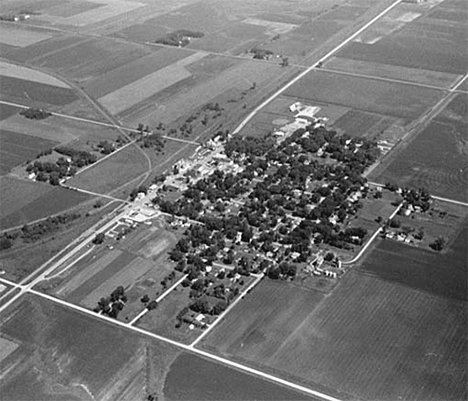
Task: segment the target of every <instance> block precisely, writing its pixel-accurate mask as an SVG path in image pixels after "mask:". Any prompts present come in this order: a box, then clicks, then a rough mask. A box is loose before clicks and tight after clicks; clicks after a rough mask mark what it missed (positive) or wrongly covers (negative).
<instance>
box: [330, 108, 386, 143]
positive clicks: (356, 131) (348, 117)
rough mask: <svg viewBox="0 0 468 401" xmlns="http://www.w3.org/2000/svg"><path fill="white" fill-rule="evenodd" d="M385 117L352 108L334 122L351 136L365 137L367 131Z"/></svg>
mask: <svg viewBox="0 0 468 401" xmlns="http://www.w3.org/2000/svg"><path fill="white" fill-rule="evenodd" d="M383 119H385V117H382V116H381V115H378V114H371V113H366V112H364V111H359V110H350V111H348V112H347V113H346V114H344V115H343V116H342V117H340V118H339V119H338V120H336V121H335V122H334V124H333V127H334V128H339V129H341V130H343V131H344V132H346V133H347V134H349V135H351V136H356V137H365V136H367V133H368V132H369V131H370V130H371V129H372V128H373V127H375V126H376V125H377V124H379V123H380V122H381V121H382V120H383Z"/></svg>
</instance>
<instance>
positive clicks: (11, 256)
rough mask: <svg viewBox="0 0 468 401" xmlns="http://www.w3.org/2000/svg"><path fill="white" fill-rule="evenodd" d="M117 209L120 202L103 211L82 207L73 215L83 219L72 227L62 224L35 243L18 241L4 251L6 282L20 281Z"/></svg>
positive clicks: (0, 258) (1, 261) (1, 262)
mask: <svg viewBox="0 0 468 401" xmlns="http://www.w3.org/2000/svg"><path fill="white" fill-rule="evenodd" d="M117 206H118V203H116V202H114V203H112V204H109V205H108V206H106V207H104V206H103V207H101V208H100V209H94V208H93V207H92V206H91V205H86V204H84V205H80V206H78V207H77V208H74V209H73V213H79V214H80V215H81V217H80V218H78V219H77V220H74V221H73V222H71V223H70V224H67V225H65V226H63V225H62V226H61V227H60V228H59V231H56V232H54V233H52V234H51V235H45V236H43V237H42V238H41V239H40V240H38V241H36V242H32V243H26V242H24V241H20V242H19V243H16V242H15V244H14V246H13V247H12V248H10V249H8V250H4V251H2V252H1V254H0V268H1V269H2V270H5V272H6V273H5V275H4V276H3V277H4V278H5V279H7V280H12V281H15V282H19V281H20V280H21V279H23V278H24V277H26V276H28V275H29V274H31V273H32V272H33V271H36V269H37V268H38V267H39V266H41V265H42V264H43V263H45V262H47V261H48V260H49V259H50V258H52V257H53V256H55V255H56V254H57V253H59V252H61V251H62V250H63V249H64V248H65V247H66V246H67V245H69V244H70V243H71V242H72V241H73V240H75V239H76V238H77V237H78V235H80V234H81V233H83V232H85V231H86V229H88V228H89V227H91V226H92V225H94V224H96V223H97V222H98V221H99V220H100V219H101V218H102V217H103V215H104V214H106V213H108V212H110V211H112V210H113V208H115V207H117ZM20 228H21V227H20Z"/></svg>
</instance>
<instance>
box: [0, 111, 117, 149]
mask: <svg viewBox="0 0 468 401" xmlns="http://www.w3.org/2000/svg"><path fill="white" fill-rule="evenodd" d="M0 129H3V130H7V131H13V132H18V133H21V134H22V135H23V134H26V135H27V136H31V138H33V140H34V141H36V142H38V143H40V142H39V141H41V140H42V141H44V142H46V141H54V142H55V143H61V144H65V143H68V142H71V143H70V146H73V142H72V141H76V142H78V140H81V142H86V141H89V142H90V143H93V144H96V143H98V142H100V141H102V140H105V139H107V140H115V139H117V137H118V136H119V135H120V133H119V132H118V131H117V130H115V129H114V128H110V127H105V126H100V125H96V124H92V123H88V122H85V121H77V120H73V119H68V118H63V117H59V116H50V117H47V118H46V119H43V120H39V121H38V120H34V121H33V120H30V119H28V118H25V117H24V116H21V115H19V114H16V115H13V116H10V117H8V118H6V119H4V120H3V121H0ZM39 152H40V150H38V151H37V152H36V154H38V153H39Z"/></svg>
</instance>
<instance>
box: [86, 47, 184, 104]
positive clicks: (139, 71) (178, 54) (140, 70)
mask: <svg viewBox="0 0 468 401" xmlns="http://www.w3.org/2000/svg"><path fill="white" fill-rule="evenodd" d="M151 50H152V52H151V53H149V54H148V55H145V56H143V57H139V58H136V59H135V60H133V61H130V62H129V63H126V64H124V65H122V66H120V67H117V68H114V69H112V70H111V71H109V72H107V73H104V74H101V75H99V76H97V77H96V78H93V79H90V80H89V81H87V82H86V86H85V89H86V91H87V92H88V93H89V94H90V95H91V96H93V97H95V98H100V97H103V96H105V95H107V94H109V93H111V92H114V91H116V90H118V89H119V88H122V87H124V86H126V85H128V84H131V83H132V82H135V81H138V80H139V79H141V78H143V77H145V76H147V75H149V74H151V73H153V72H155V71H157V70H160V69H162V68H164V67H167V66H169V65H171V64H173V63H176V62H177V61H179V60H181V59H184V58H186V57H188V56H190V55H191V54H193V52H192V51H189V50H185V49H172V48H162V47H158V46H152V47H151Z"/></svg>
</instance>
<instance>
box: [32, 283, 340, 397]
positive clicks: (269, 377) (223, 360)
mask: <svg viewBox="0 0 468 401" xmlns="http://www.w3.org/2000/svg"><path fill="white" fill-rule="evenodd" d="M29 292H30V293H32V294H34V295H36V296H39V297H41V298H44V299H47V300H49V301H52V302H54V303H56V304H60V305H62V306H65V307H67V308H70V309H73V310H76V311H79V312H81V313H83V314H86V315H89V316H92V317H93V318H95V319H100V320H102V321H105V322H107V323H109V324H112V325H114V326H119V327H121V328H124V329H126V330H130V331H133V332H135V333H138V334H142V335H144V336H146V337H150V338H154V339H156V340H159V341H162V342H165V343H168V344H171V345H174V346H176V347H178V348H181V349H183V350H185V351H188V352H192V353H194V354H197V355H200V356H203V357H205V358H207V359H210V360H213V361H216V362H219V363H222V364H224V365H227V366H230V367H233V368H235V369H238V370H240V371H243V372H246V373H249V374H253V375H255V376H259V377H261V378H264V379H267V380H270V381H272V382H274V383H277V384H280V385H283V386H286V387H289V388H292V389H294V390H297V391H300V392H302V393H305V394H308V395H311V396H314V397H318V398H321V399H323V400H325V401H341V400H339V399H338V398H335V397H331V396H329V395H327V394H324V393H321V392H319V391H315V390H312V389H310V388H307V387H304V386H301V385H299V384H296V383H293V382H291V381H289V380H285V379H282V378H280V377H277V376H274V375H271V374H268V373H265V372H262V371H260V370H257V369H254V368H251V367H249V366H246V365H243V364H241V363H237V362H233V361H231V360H229V359H226V358H223V357H221V356H218V355H215V354H212V353H210V352H206V351H203V350H200V349H198V348H194V347H192V346H190V345H186V344H182V343H180V342H178V341H174V340H171V339H169V338H166V337H162V336H160V335H157V334H154V333H151V332H150V331H147V330H144V329H141V328H139V327H135V326H131V325H129V324H128V323H123V322H120V321H118V320H116V319H111V318H109V317H107V316H104V315H98V314H97V313H95V312H92V311H90V310H88V309H85V308H83V307H81V306H77V305H74V304H71V303H69V302H66V301H63V300H61V299H58V298H54V297H52V296H50V295H47V294H43V293H41V292H38V291H35V290H29Z"/></svg>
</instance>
